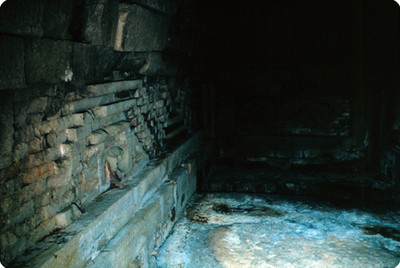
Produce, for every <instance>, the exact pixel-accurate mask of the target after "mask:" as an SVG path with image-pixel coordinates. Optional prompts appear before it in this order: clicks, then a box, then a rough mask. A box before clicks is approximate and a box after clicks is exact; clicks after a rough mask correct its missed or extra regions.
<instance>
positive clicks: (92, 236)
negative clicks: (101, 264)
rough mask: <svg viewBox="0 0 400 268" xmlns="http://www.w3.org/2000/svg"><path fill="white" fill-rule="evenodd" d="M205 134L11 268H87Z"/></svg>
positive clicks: (110, 195) (109, 193)
mask: <svg viewBox="0 0 400 268" xmlns="http://www.w3.org/2000/svg"><path fill="white" fill-rule="evenodd" d="M202 136H203V133H202V132H201V131H200V132H197V133H195V134H193V135H192V136H191V137H189V138H188V139H187V140H186V141H185V142H184V143H183V144H182V145H181V146H179V147H178V148H177V149H176V150H175V151H174V152H172V153H170V154H169V155H168V156H167V157H166V158H165V159H163V160H162V161H160V163H158V164H157V165H154V166H150V165H148V166H147V167H146V169H145V170H143V171H142V172H141V173H139V174H138V175H137V176H135V177H134V178H131V180H129V181H128V184H129V188H128V189H122V190H111V191H107V192H106V193H104V194H103V195H101V196H99V197H98V198H97V199H96V200H95V201H94V202H93V203H91V204H90V205H89V206H88V207H87V208H86V213H85V214H83V215H82V216H81V217H80V218H79V219H78V220H76V221H75V222H74V223H73V224H72V225H70V226H68V227H67V228H66V229H63V230H61V231H59V232H57V233H56V234H54V235H52V236H50V237H48V238H46V239H44V240H43V241H42V242H39V243H38V244H37V245H36V246H35V248H32V249H30V250H28V251H27V252H26V253H25V254H24V255H23V256H21V257H19V258H17V260H16V261H15V262H13V263H12V264H11V265H10V267H65V266H70V267H84V266H85V265H86V264H87V263H88V262H90V261H91V260H93V259H94V258H95V257H96V256H97V255H98V254H99V252H100V250H101V249H102V248H103V247H104V246H105V245H106V244H108V243H109V241H110V240H111V239H112V238H113V237H114V236H115V235H116V234H117V233H118V232H119V231H120V230H121V228H122V227H123V226H124V225H125V224H126V223H128V222H129V221H130V220H131V219H132V217H133V215H135V214H136V213H137V211H139V210H140V209H141V208H143V205H144V204H145V203H146V202H147V201H149V200H150V199H153V197H155V194H154V193H156V192H157V190H158V189H159V188H160V187H161V186H162V185H163V182H164V181H165V180H166V178H167V177H168V175H169V174H171V173H172V171H173V170H174V169H175V168H176V167H177V166H178V165H180V164H181V163H182V162H183V161H185V159H187V158H188V157H189V155H191V154H192V153H193V152H195V151H196V150H198V149H199V147H200V144H201V141H202Z"/></svg>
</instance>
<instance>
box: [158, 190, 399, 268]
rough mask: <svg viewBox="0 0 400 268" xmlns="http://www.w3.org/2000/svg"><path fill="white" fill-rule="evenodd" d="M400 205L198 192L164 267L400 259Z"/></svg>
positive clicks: (365, 263)
mask: <svg viewBox="0 0 400 268" xmlns="http://www.w3.org/2000/svg"><path fill="white" fill-rule="evenodd" d="M399 262H400V210H399V209H398V208H397V209H393V208H387V207H386V208H382V207H380V208H379V207H371V205H368V206H366V205H364V206H358V207H352V206H349V205H348V204H347V205H344V204H333V203H329V202H326V201H320V200H316V199H309V198H308V199H306V198H299V197H296V198H295V197H285V196H274V195H267V194H263V195H260V194H238V193H229V194H228V193H226V194H224V193H212V194H196V195H195V196H194V198H193V199H192V201H191V203H190V205H189V207H188V208H187V210H186V212H185V213H184V215H183V217H182V218H181V219H180V220H179V221H178V223H177V224H176V226H175V227H174V230H173V233H172V234H171V235H170V236H169V238H168V239H167V241H166V242H165V244H164V245H163V246H162V247H161V248H160V249H159V251H158V253H157V265H158V267H302V268H303V267H396V266H397V265H398V264H399Z"/></svg>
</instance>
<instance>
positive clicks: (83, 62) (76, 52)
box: [72, 43, 96, 84]
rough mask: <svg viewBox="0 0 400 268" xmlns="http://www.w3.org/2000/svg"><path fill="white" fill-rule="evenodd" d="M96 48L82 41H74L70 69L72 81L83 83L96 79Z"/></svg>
mask: <svg viewBox="0 0 400 268" xmlns="http://www.w3.org/2000/svg"><path fill="white" fill-rule="evenodd" d="M95 64H96V48H95V47H93V46H91V45H87V44H82V43H74V44H73V46H72V70H73V72H74V79H73V82H74V83H77V84H85V83H87V82H90V81H96V71H95Z"/></svg>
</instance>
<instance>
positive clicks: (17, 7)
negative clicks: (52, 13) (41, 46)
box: [0, 0, 47, 36]
mask: <svg viewBox="0 0 400 268" xmlns="http://www.w3.org/2000/svg"><path fill="white" fill-rule="evenodd" d="M46 2H47V1H46V0H39V1H35V2H33V1H29V0H21V1H6V2H5V3H4V5H2V6H1V13H0V14H1V15H0V32H2V33H13V34H20V35H28V36H42V35H43V14H44V11H45V7H46Z"/></svg>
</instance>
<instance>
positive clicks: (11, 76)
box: [0, 23, 26, 90]
mask: <svg viewBox="0 0 400 268" xmlns="http://www.w3.org/2000/svg"><path fill="white" fill-rule="evenodd" d="M0 25H1V23H0ZM0 43H1V46H0V57H1V59H2V61H1V64H0V90H1V89H15V88H22V87H25V85H26V79H25V70H24V66H25V58H24V55H25V52H24V40H23V39H22V38H16V37H9V36H0Z"/></svg>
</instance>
